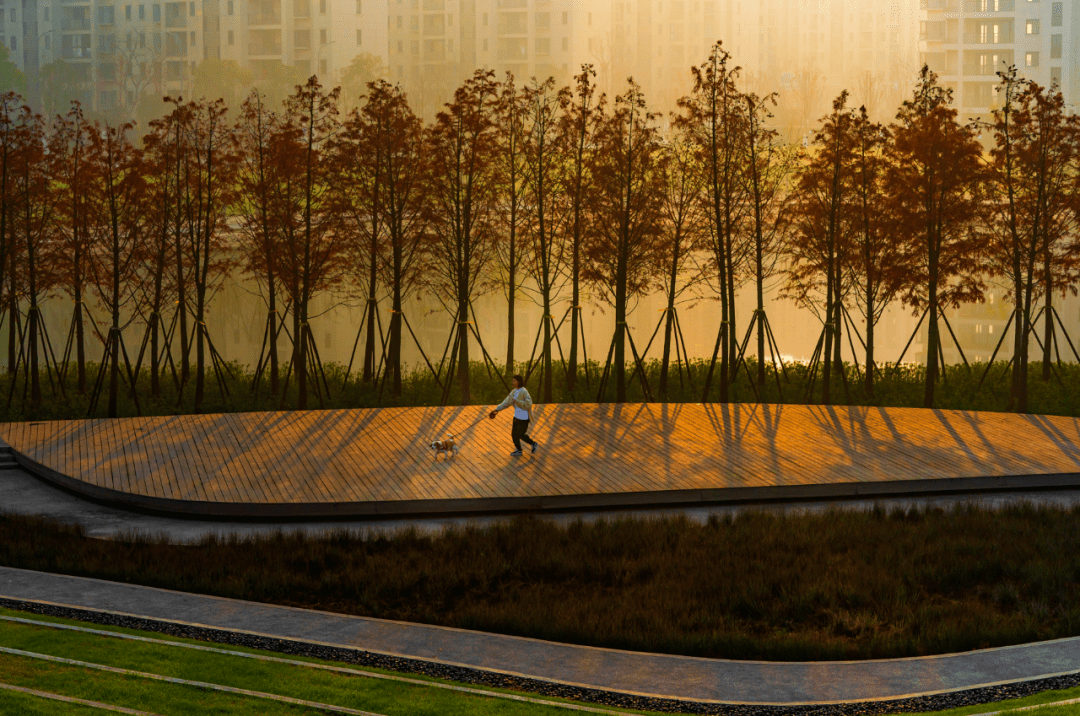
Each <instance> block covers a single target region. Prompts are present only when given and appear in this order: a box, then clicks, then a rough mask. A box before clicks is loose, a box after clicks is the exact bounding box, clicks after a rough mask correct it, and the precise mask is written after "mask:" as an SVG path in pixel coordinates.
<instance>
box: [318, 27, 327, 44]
mask: <svg viewBox="0 0 1080 716" xmlns="http://www.w3.org/2000/svg"><path fill="white" fill-rule="evenodd" d="M319 44H320V45H325V44H326V30H319Z"/></svg>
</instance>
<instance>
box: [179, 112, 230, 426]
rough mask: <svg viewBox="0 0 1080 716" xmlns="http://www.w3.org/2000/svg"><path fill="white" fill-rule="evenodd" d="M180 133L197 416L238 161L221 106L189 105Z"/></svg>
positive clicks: (225, 268) (225, 260)
mask: <svg viewBox="0 0 1080 716" xmlns="http://www.w3.org/2000/svg"><path fill="white" fill-rule="evenodd" d="M186 128H187V152H186V166H185V167H184V178H185V181H184V183H183V184H182V185H181V186H180V192H181V194H182V205H183V210H184V212H185V216H184V224H185V226H186V228H187V236H186V240H185V241H183V242H181V247H182V248H181V253H182V255H183V262H184V263H186V264H187V265H188V266H189V267H190V270H191V282H192V288H193V289H194V295H193V296H192V297H191V305H190V306H189V309H190V311H191V314H192V317H193V318H194V320H195V410H196V411H198V410H199V409H200V408H201V407H202V401H203V395H204V392H205V384H206V357H207V349H208V348H209V350H210V351H211V353H213V352H214V350H215V349H214V347H213V345H209V346H208V343H209V341H210V333H209V332H208V331H207V329H206V312H207V306H208V304H209V302H210V300H211V298H212V297H213V296H214V295H215V294H216V293H217V291H218V290H219V288H220V286H221V280H222V279H223V278H224V277H225V276H226V275H227V274H228V273H229V271H230V270H231V269H232V260H231V258H230V257H229V254H228V252H227V251H226V243H225V237H224V231H225V229H226V210H227V209H228V208H229V206H230V205H231V204H232V203H233V197H234V192H235V178H236V168H237V161H238V159H237V155H236V151H235V138H234V135H233V133H232V128H231V126H230V125H229V122H228V120H227V118H226V108H225V103H224V102H223V101H222V100H220V99H219V100H216V101H214V102H205V101H203V102H196V103H192V104H191V105H190V108H189V115H188V122H187V127H186ZM213 358H214V356H211V359H213ZM215 369H216V370H217V368H216V363H215ZM218 377H219V380H220V379H221V377H220V376H218Z"/></svg>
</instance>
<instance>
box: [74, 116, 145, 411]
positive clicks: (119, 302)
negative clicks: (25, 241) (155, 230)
mask: <svg viewBox="0 0 1080 716" xmlns="http://www.w3.org/2000/svg"><path fill="white" fill-rule="evenodd" d="M131 132H132V126H131V125H130V124H122V125H119V126H109V125H106V126H104V127H95V131H94V132H93V134H92V137H93V140H92V144H91V147H90V159H91V166H90V187H91V188H90V202H89V206H88V208H89V216H90V219H89V227H90V232H91V241H90V247H91V254H90V255H91V266H92V271H93V273H92V275H93V277H94V288H95V291H96V292H97V294H98V296H99V297H100V299H101V302H102V303H103V304H105V306H106V308H107V309H108V310H109V319H110V325H109V333H108V335H107V336H106V346H105V350H106V356H107V358H108V363H107V365H103V366H102V368H101V369H102V370H103V371H104V370H108V371H109V373H108V375H109V379H108V380H109V383H108V386H109V387H108V391H109V403H108V413H107V414H108V417H110V418H115V417H116V416H117V399H118V394H119V387H120V381H121V376H120V370H121V368H120V366H121V365H122V364H123V365H124V366H125V372H126V374H127V375H126V377H127V379H128V385H129V386H130V389H131V390H132V392H134V390H135V384H134V379H133V375H132V374H131V373H130V372H129V371H130V370H131V365H130V360H129V358H128V353H127V348H126V346H125V345H124V340H123V335H122V333H123V330H124V328H125V327H126V325H127V323H130V319H129V320H128V321H127V322H122V320H121V316H122V314H123V313H124V312H125V311H126V309H127V308H128V307H129V306H130V305H131V304H132V303H133V302H134V301H135V300H136V298H137V294H136V291H137V285H138V281H137V277H136V271H137V270H138V259H139V251H140V249H141V244H142V238H143V233H142V232H143V202H144V201H145V196H144V190H145V181H144V175H143V166H142V162H141V158H140V156H139V152H138V150H137V149H136V148H135V146H134V145H133V144H132V142H131V137H130V134H131ZM100 380H101V379H100V378H99V382H100ZM136 400H137V398H136Z"/></svg>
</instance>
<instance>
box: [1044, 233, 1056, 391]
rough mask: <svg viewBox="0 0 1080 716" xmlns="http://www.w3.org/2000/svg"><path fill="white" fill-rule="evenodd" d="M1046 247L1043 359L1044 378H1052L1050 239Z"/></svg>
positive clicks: (1052, 278)
mask: <svg viewBox="0 0 1080 716" xmlns="http://www.w3.org/2000/svg"><path fill="white" fill-rule="evenodd" d="M1044 243H1045V244H1046V248H1045V249H1044V250H1043V272H1044V275H1045V276H1046V293H1045V294H1044V295H1045V296H1046V306H1045V309H1044V310H1043V321H1044V323H1043V359H1042V379H1043V380H1050V355H1051V353H1052V351H1053V343H1054V314H1053V313H1052V311H1053V310H1054V277H1053V276H1052V275H1051V274H1050V248H1049V243H1050V242H1049V241H1045V242H1044Z"/></svg>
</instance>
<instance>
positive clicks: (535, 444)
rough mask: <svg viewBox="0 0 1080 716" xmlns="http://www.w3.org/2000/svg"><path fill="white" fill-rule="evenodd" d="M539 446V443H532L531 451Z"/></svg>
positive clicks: (534, 450)
mask: <svg viewBox="0 0 1080 716" xmlns="http://www.w3.org/2000/svg"><path fill="white" fill-rule="evenodd" d="M538 447H540V443H533V449H532V451H533V452H536V448H538Z"/></svg>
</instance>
